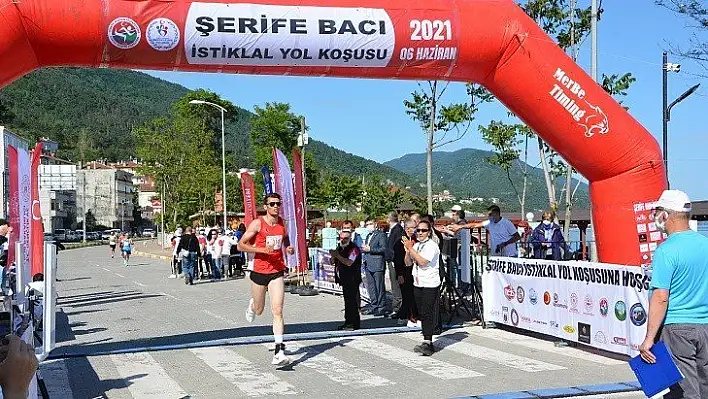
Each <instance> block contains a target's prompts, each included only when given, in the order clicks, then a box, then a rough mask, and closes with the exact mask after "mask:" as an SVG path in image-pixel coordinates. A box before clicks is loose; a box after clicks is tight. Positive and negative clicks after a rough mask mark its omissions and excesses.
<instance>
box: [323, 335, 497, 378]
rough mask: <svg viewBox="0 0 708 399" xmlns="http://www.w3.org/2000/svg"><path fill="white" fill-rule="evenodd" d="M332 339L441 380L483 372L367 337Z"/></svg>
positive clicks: (477, 375)
mask: <svg viewBox="0 0 708 399" xmlns="http://www.w3.org/2000/svg"><path fill="white" fill-rule="evenodd" d="M332 341H340V342H341V344H342V345H344V346H346V347H349V348H353V349H356V350H359V351H362V352H364V353H367V354H370V355H374V356H377V357H380V358H382V359H384V360H388V361H391V362H394V363H398V364H400V365H402V366H405V367H408V368H411V369H413V370H416V371H419V372H421V373H425V374H428V375H430V376H433V377H435V378H439V379H442V380H453V379H461V378H472V377H482V376H484V374H480V373H478V372H476V371H472V370H468V369H466V368H464V367H460V366H457V365H454V364H451V363H447V362H443V361H441V360H437V359H434V358H432V357H428V356H421V355H420V354H418V353H414V352H413V351H412V350H407V349H403V348H398V347H395V346H392V345H388V344H384V343H383V342H379V341H375V340H373V339H369V338H362V337H356V338H353V339H352V340H350V341H347V339H344V340H342V339H337V340H332Z"/></svg>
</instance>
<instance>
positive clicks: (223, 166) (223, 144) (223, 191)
mask: <svg viewBox="0 0 708 399" xmlns="http://www.w3.org/2000/svg"><path fill="white" fill-rule="evenodd" d="M189 103H190V104H205V105H211V106H212V107H214V108H218V109H219V110H220V111H221V185H222V187H221V204H222V207H223V208H224V222H223V223H224V224H223V225H222V228H223V229H224V232H226V226H227V221H226V142H225V141H224V114H225V113H226V108H224V107H222V106H221V105H218V104H214V103H210V102H208V101H202V100H192V101H190V102H189Z"/></svg>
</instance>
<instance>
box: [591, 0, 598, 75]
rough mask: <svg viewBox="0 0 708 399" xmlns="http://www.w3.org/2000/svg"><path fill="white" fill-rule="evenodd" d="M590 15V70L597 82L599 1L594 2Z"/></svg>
mask: <svg viewBox="0 0 708 399" xmlns="http://www.w3.org/2000/svg"><path fill="white" fill-rule="evenodd" d="M590 14H591V16H590V40H591V43H592V45H591V62H590V65H591V66H590V70H591V74H592V79H593V80H594V81H595V82H597V0H592V6H591V11H590Z"/></svg>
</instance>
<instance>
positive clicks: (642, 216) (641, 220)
mask: <svg viewBox="0 0 708 399" xmlns="http://www.w3.org/2000/svg"><path fill="white" fill-rule="evenodd" d="M647 220H648V219H647V215H645V214H643V213H642V214H639V215H637V223H645V222H646V221H647Z"/></svg>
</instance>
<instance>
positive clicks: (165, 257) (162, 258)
mask: <svg viewBox="0 0 708 399" xmlns="http://www.w3.org/2000/svg"><path fill="white" fill-rule="evenodd" d="M133 255H137V256H143V257H146V258H152V259H159V260H166V261H168V262H171V261H172V257H170V256H164V255H155V254H151V253H149V252H140V251H133Z"/></svg>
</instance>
